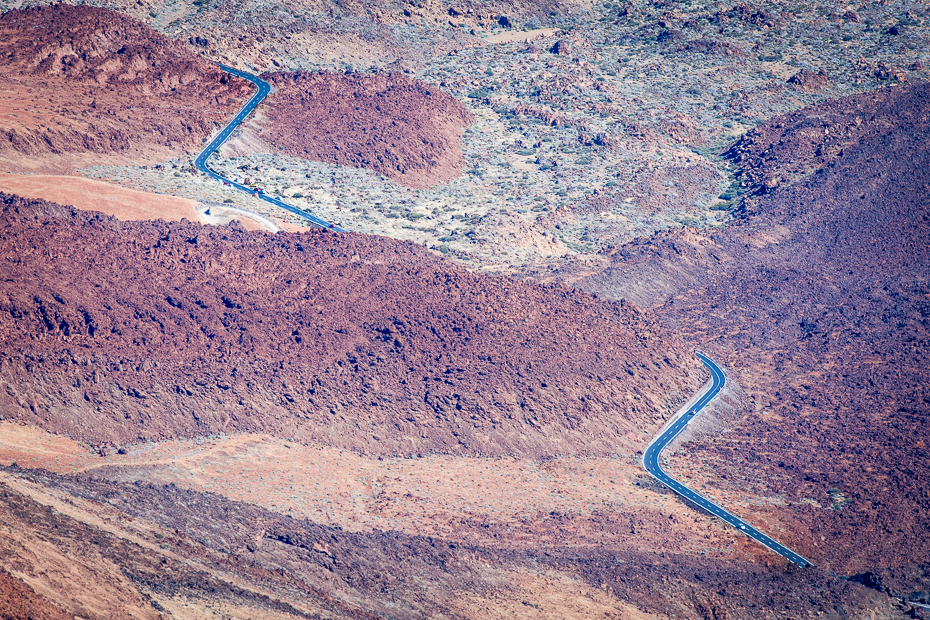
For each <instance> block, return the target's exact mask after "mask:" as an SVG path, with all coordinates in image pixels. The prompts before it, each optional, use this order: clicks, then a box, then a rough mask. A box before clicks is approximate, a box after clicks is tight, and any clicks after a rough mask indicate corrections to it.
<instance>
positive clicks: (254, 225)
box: [198, 205, 281, 233]
mask: <svg viewBox="0 0 930 620" xmlns="http://www.w3.org/2000/svg"><path fill="white" fill-rule="evenodd" d="M198 214H199V215H200V219H201V220H202V221H204V222H206V223H208V224H215V225H217V226H222V225H224V224H228V223H229V222H231V221H232V220H239V223H240V224H242V227H243V228H245V229H246V230H266V231H268V232H273V233H276V232H278V231H279V230H281V226H279V223H278V222H274V221H272V220H271V218H267V217H264V216H262V215H258V214H257V213H251V212H250V211H245V210H243V209H237V208H235V207H220V206H217V205H202V206H201V207H200V209H199V210H198Z"/></svg>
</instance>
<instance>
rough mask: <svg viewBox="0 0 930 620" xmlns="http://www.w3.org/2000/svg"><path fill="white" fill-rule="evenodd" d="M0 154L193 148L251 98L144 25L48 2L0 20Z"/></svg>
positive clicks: (244, 87) (245, 88)
mask: <svg viewBox="0 0 930 620" xmlns="http://www.w3.org/2000/svg"><path fill="white" fill-rule="evenodd" d="M0 58H2V59H3V61H2V62H0V90H3V91H6V94H7V95H8V96H6V97H2V98H0V153H2V152H3V151H7V152H12V153H19V154H22V155H27V156H36V155H41V154H43V153H55V154H65V153H87V152H93V153H105V154H111V153H114V152H117V153H118V152H126V151H130V150H131V151H134V152H135V151H140V150H141V151H143V152H145V151H150V150H152V149H157V148H159V147H164V146H170V147H174V148H178V147H182V148H183V147H192V146H198V145H199V144H200V141H201V139H202V138H204V137H205V136H207V135H209V133H210V131H211V130H212V129H213V127H214V126H215V125H216V124H220V123H223V122H225V121H226V120H228V118H229V117H231V116H232V115H234V114H235V112H236V110H237V108H238V107H239V102H240V101H241V100H242V99H244V98H245V97H246V96H247V95H248V94H249V93H250V92H251V90H252V87H251V85H249V84H248V83H247V82H246V81H245V80H241V79H239V78H232V77H230V76H229V75H228V74H226V73H224V72H223V71H221V70H220V69H219V67H217V66H216V65H214V64H213V63H209V62H207V61H205V60H203V59H201V58H198V57H196V56H193V55H192V54H191V53H190V52H189V51H188V50H187V49H186V48H185V47H184V46H182V45H181V44H179V43H176V42H174V41H171V40H170V39H168V38H167V37H165V36H164V35H162V34H160V33H158V32H155V31H154V30H152V29H151V28H149V27H148V26H146V25H144V24H141V23H139V22H136V21H135V20H133V19H131V18H129V17H126V16H124V15H121V14H119V13H116V12H114V11H109V10H107V9H101V8H95V7H89V6H70V5H67V4H56V5H50V6H44V7H34V8H30V9H23V10H19V9H14V10H11V11H7V12H6V13H4V14H3V15H2V16H0Z"/></svg>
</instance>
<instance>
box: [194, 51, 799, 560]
mask: <svg viewBox="0 0 930 620" xmlns="http://www.w3.org/2000/svg"><path fill="white" fill-rule="evenodd" d="M220 68H222V69H223V70H224V71H226V72H228V73H231V74H233V75H236V76H239V77H241V78H244V79H246V80H248V81H250V82H252V83H253V84H255V86H257V87H258V91H257V92H256V93H255V94H254V95H253V96H252V98H251V99H250V100H249V102H248V103H247V104H246V105H245V106H244V107H243V108H242V109H241V110H240V111H239V113H238V114H237V115H236V116H235V117H234V118H233V119H232V120H231V121H229V123H227V124H226V126H225V127H224V128H223V130H222V131H221V132H220V133H219V135H217V136H216V137H215V138H214V139H213V141H212V142H210V144H208V145H207V147H206V148H205V149H204V150H203V151H201V153H200V155H198V156H197V159H196V160H195V161H194V165H195V166H196V167H197V169H198V170H200V171H201V172H202V173H204V174H206V175H208V176H210V177H212V178H214V179H216V180H217V181H220V182H222V183H226V184H228V185H230V186H231V187H235V188H236V189H239V190H242V191H244V192H249V193H253V190H252V189H251V188H249V187H246V186H245V185H241V184H239V183H236V182H235V181H233V180H231V179H227V178H225V177H222V176H220V175H219V174H217V173H216V172H214V171H213V170H211V169H210V168H209V167H208V166H207V159H208V158H209V157H210V156H211V155H212V154H213V153H214V152H215V151H216V149H218V148H219V147H220V146H221V145H222V144H223V143H224V142H225V141H226V140H227V139H228V138H229V136H230V135H231V134H232V132H233V131H235V130H236V128H237V127H238V126H239V125H240V124H241V123H242V121H244V120H245V119H246V117H247V116H248V115H249V114H250V113H251V112H252V110H254V109H255V107H256V106H257V105H258V104H259V103H261V102H262V101H263V100H264V99H265V97H267V96H268V93H270V92H271V85H270V84H268V82H266V81H264V80H262V79H261V78H258V77H256V76H254V75H252V74H250V73H246V72H244V71H239V70H238V69H233V68H232V67H227V66H225V65H220ZM258 197H259V198H261V199H262V200H264V201H265V202H270V203H271V204H273V205H275V206H277V207H280V208H282V209H284V210H286V211H289V212H291V213H293V214H295V215H297V216H299V217H301V218H303V219H305V220H307V221H308V222H309V223H310V225H311V226H316V227H319V228H325V229H327V230H332V231H336V232H346V231H345V230H343V229H342V228H339V227H338V226H335V225H334V224H330V223H329V222H326V221H324V220H321V219H320V218H318V217H316V216H314V215H312V214H310V213H307V212H306V211H304V210H302V209H298V208H297V207H294V206H292V205H289V204H287V203H285V202H282V201H280V200H278V199H277V198H274V197H272V196H267V195H265V194H258ZM697 356H698V357H699V358H700V360H701V361H702V362H704V365H705V366H707V368H708V369H710V372H711V375H712V384H711V386H710V389H709V390H707V391H706V392H705V393H704V394H703V395H702V396H701V398H700V399H699V400H698V401H697V402H696V403H695V404H694V405H693V406H692V407H689V408H688V411H687V413H685V414H684V415H681V416H680V417H679V418H678V419H677V420H675V422H674V423H673V424H672V425H671V426H669V427H668V428H667V429H666V430H665V431H664V432H663V433H661V434H660V435H659V436H658V437H656V438H655V439H653V440H652V442H650V444H649V445H648V446H646V450H645V451H644V452H643V464H644V465H645V467H646V471H648V472H649V473H650V474H651V475H652V476H653V477H654V478H655V479H656V480H658V481H659V482H661V483H662V484H664V485H665V486H667V487H669V488H670V489H672V490H673V491H674V492H675V493H677V494H678V495H680V496H682V497H683V498H685V499H687V500H688V501H689V502H691V503H692V504H695V505H697V506H700V507H701V508H702V509H704V510H706V511H707V512H709V513H710V514H712V515H714V516H716V517H719V518H720V519H722V520H723V521H725V522H727V523H729V524H730V525H732V526H733V527H735V528H736V529H738V530H739V531H741V532H742V533H744V534H746V535H747V536H749V537H750V538H752V539H753V540H755V541H757V542H760V543H762V544H763V545H765V546H766V547H768V548H769V549H771V550H772V551H774V552H775V553H777V554H779V555H782V556H784V557H785V558H787V559H788V560H790V561H791V562H794V563H795V564H797V565H798V566H801V567H802V568H803V567H809V566H813V565H814V564H813V563H812V562H811V561H810V560H807V559H806V558H804V557H802V556H801V555H799V554H797V553H795V552H794V551H792V550H791V549H789V548H788V547H785V546H784V545H782V544H781V543H779V542H777V541H775V540H772V539H771V538H769V537H768V536H766V535H765V534H763V533H762V532H760V531H759V530H757V529H756V528H754V527H752V526H751V525H749V524H748V523H746V522H744V521H743V520H742V519H740V518H739V517H737V516H736V515H734V514H733V513H731V512H729V511H728V510H726V509H725V508H723V507H722V506H719V505H717V504H715V503H713V502H712V501H710V500H708V499H707V498H705V497H703V496H702V495H700V494H698V493H695V492H694V491H692V490H691V489H689V488H688V487H686V486H685V485H683V484H681V483H680V482H678V481H677V480H675V479H674V478H672V477H671V476H669V475H668V474H666V473H665V472H664V471H662V467H661V465H660V464H659V456H660V455H661V454H662V450H664V449H665V447H666V446H667V445H668V444H669V442H671V441H672V440H673V439H674V438H675V437H677V436H678V434H679V433H681V431H682V430H684V428H685V427H686V426H688V424H689V423H690V422H691V421H692V420H693V419H694V418H695V417H697V415H698V413H700V412H701V410H702V409H703V408H704V407H705V406H706V405H707V404H708V403H709V402H710V401H712V400H713V399H714V397H716V396H717V394H718V393H719V392H720V390H721V389H722V388H723V386H724V384H725V383H726V376H725V375H724V374H723V371H722V370H720V368H719V367H718V366H717V365H716V364H715V363H714V362H713V361H712V360H711V359H710V358H709V357H707V356H706V355H704V354H702V353H697Z"/></svg>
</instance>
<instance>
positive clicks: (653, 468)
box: [643, 353, 814, 568]
mask: <svg viewBox="0 0 930 620" xmlns="http://www.w3.org/2000/svg"><path fill="white" fill-rule="evenodd" d="M696 355H697V356H698V358H699V359H700V360H701V361H702V362H704V365H705V366H707V368H708V369H709V370H710V373H711V381H712V383H711V386H710V389H709V390H707V391H706V392H704V395H703V396H701V398H700V399H699V400H698V401H697V402H696V403H695V404H694V405H692V406H691V407H688V410H687V412H686V413H685V414H684V415H681V416H679V417H678V419H677V420H675V422H674V423H673V424H672V425H671V426H669V427H668V428H667V429H665V431H664V432H663V433H661V434H660V435H659V436H658V437H656V438H655V439H653V440H652V442H650V443H649V445H648V446H646V450H645V451H644V452H643V465H645V467H646V471H648V472H649V473H650V474H651V475H652V476H653V477H654V478H655V479H656V480H658V481H659V482H661V483H662V484H664V485H665V486H667V487H668V488H670V489H671V490H673V491H675V493H677V494H678V495H680V496H682V497H683V498H685V499H687V500H688V501H689V502H691V503H692V504H695V505H697V506H700V507H701V508H702V509H704V510H706V511H707V512H709V513H710V514H712V515H714V516H715V517H718V518H720V519H722V520H723V521H725V522H727V523H729V524H730V525H732V526H733V527H735V528H736V529H737V530H739V531H740V532H742V533H743V534H746V536H749V537H750V538H752V539H753V540H755V541H757V542H760V543H762V544H763V545H765V546H766V547H768V548H769V549H771V550H772V551H774V552H775V553H777V554H779V555H781V556H784V557H786V558H788V560H790V561H791V562H794V563H795V564H797V565H798V566H800V567H802V568H807V567H809V566H813V565H814V563H813V562H811V561H810V560H808V559H807V558H805V557H803V556H801V555H799V554H797V553H795V552H794V551H792V550H791V549H789V548H788V547H786V546H784V545H783V544H781V543H779V542H778V541H776V540H773V539H771V538H769V537H768V536H766V535H765V534H763V533H762V532H760V531H759V530H757V529H756V528H754V527H753V526H751V525H749V524H748V523H746V522H745V521H743V520H742V519H740V518H739V517H737V516H736V515H735V514H733V513H732V512H730V511H728V510H727V509H726V508H724V507H722V506H720V505H718V504H715V503H714V502H712V501H710V500H709V499H707V498H706V497H704V496H703V495H700V494H699V493H696V492H694V491H692V490H691V489H689V488H688V487H686V486H685V485H683V484H682V483H680V482H678V481H677V480H675V479H674V478H672V477H671V476H669V475H668V474H666V473H665V472H664V471H662V466H661V465H660V464H659V456H660V455H661V454H662V450H664V449H665V446H667V445H668V444H669V443H670V442H671V441H672V440H673V439H675V437H677V436H678V434H679V433H681V431H683V430H684V429H685V427H686V426H688V424H690V423H691V421H692V420H694V418H696V417H697V415H698V414H699V413H700V412H701V410H702V409H703V408H704V407H706V406H707V404H708V403H709V402H710V401H712V400H713V399H714V397H716V396H717V394H718V393H719V392H720V390H721V389H722V388H723V386H724V384H725V383H726V380H727V379H726V375H724V374H723V371H722V370H720V367H719V366H717V364H715V363H714V362H713V360H711V359H710V358H709V357H707V356H706V355H704V354H703V353H697V354H696Z"/></svg>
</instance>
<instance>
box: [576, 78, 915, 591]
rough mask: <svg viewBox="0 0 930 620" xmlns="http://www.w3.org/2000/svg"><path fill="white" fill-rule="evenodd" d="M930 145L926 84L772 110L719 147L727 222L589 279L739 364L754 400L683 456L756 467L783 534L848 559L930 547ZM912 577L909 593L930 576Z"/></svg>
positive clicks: (890, 561)
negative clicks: (735, 203) (736, 202)
mask: <svg viewBox="0 0 930 620" xmlns="http://www.w3.org/2000/svg"><path fill="white" fill-rule="evenodd" d="M928 145H930V86H928V85H920V86H910V87H896V88H886V89H882V90H880V91H876V92H870V93H862V94H859V95H855V96H852V97H848V98H845V99H840V100H831V101H826V102H824V103H822V104H819V105H817V106H813V107H811V108H808V109H803V110H800V111H798V112H795V113H792V114H789V115H786V116H781V117H778V118H775V119H772V120H771V121H769V122H767V123H765V124H763V125H762V126H760V127H758V128H756V129H755V130H753V131H752V132H750V133H749V134H747V135H746V136H745V137H744V138H742V139H741V140H740V141H739V142H738V143H737V144H735V145H734V146H733V147H732V148H731V149H729V150H728V151H727V153H726V154H725V156H726V157H727V158H729V159H730V160H731V161H734V162H735V163H737V164H738V165H739V167H740V172H739V177H740V179H741V180H742V182H743V183H744V188H745V190H746V194H745V195H744V198H745V201H744V203H743V205H742V207H741V209H740V212H739V213H738V215H737V218H736V220H735V222H734V225H731V226H729V227H728V228H727V229H725V230H723V231H719V232H709V233H703V232H698V231H687V230H682V231H669V232H665V233H661V234H658V235H656V236H654V237H653V238H651V239H644V240H640V241H637V242H635V243H631V244H629V245H626V246H624V247H622V248H620V249H619V250H618V251H617V252H616V253H615V254H614V255H613V257H612V259H613V265H612V268H611V269H610V270H609V271H607V272H605V273H604V274H601V275H599V276H597V277H595V278H591V279H589V280H588V281H587V282H585V283H584V286H585V287H586V288H588V289H590V290H596V291H598V292H600V293H603V294H608V295H611V296H621V295H622V296H625V297H628V298H633V299H634V300H637V301H638V302H639V303H641V304H643V305H654V310H655V311H656V312H657V314H658V316H660V317H662V318H663V320H664V321H666V322H667V324H668V325H674V326H675V328H676V329H677V330H678V333H680V334H682V335H683V336H684V337H685V338H686V339H688V340H690V341H691V342H694V343H695V345H696V346H698V345H700V346H707V347H712V352H713V351H716V354H717V355H718V356H719V357H718V360H719V361H720V362H721V363H724V364H728V365H729V366H730V368H731V369H732V370H733V373H734V377H735V378H736V380H737V382H738V383H739V384H740V385H741V386H742V387H743V388H744V389H746V391H747V392H748V394H749V395H750V397H751V399H752V400H753V402H754V407H753V408H752V410H751V411H750V412H748V413H746V415H745V417H744V419H743V420H742V421H741V422H740V423H739V424H738V427H737V428H736V429H735V430H734V432H730V433H726V434H721V435H716V436H712V437H704V438H703V439H702V440H701V442H700V444H698V445H694V444H691V445H689V446H688V450H689V451H690V453H691V456H690V457H689V459H688V460H689V461H693V462H695V463H697V465H696V469H697V470H702V469H703V466H702V465H701V463H702V462H703V464H704V465H709V466H712V468H713V470H714V472H715V473H714V474H713V475H710V476H709V477H708V478H709V481H708V482H709V484H715V485H719V486H725V487H727V488H728V489H730V490H736V489H737V488H740V487H743V488H745V483H744V482H743V481H744V480H746V479H747V477H749V478H751V479H753V480H759V481H764V482H760V483H759V486H758V487H755V489H756V490H757V492H758V493H760V494H762V495H765V496H778V497H782V498H785V501H786V502H788V504H787V505H786V506H784V507H782V508H771V509H770V510H769V512H770V514H773V515H777V519H776V521H777V522H778V523H780V524H781V525H780V526H779V527H786V528H787V529H788V530H789V533H787V534H786V537H785V539H784V541H783V542H786V543H788V544H789V545H793V546H796V547H798V548H799V549H800V551H801V552H802V553H804V554H805V555H808V556H810V557H811V559H812V560H814V561H815V562H817V563H818V564H820V565H821V566H824V567H828V568H830V569H832V570H835V571H838V572H841V573H844V574H846V575H856V574H862V573H866V572H868V571H872V572H881V571H886V572H887V571H891V572H893V573H895V574H899V575H909V574H912V573H913V574H917V573H920V571H913V570H910V568H912V567H914V566H917V565H919V564H921V563H925V562H926V558H927V557H928V555H930V538H928V537H927V535H926V533H927V532H928V531H930V495H928V493H927V489H928V488H930V487H928V485H930V452H928V442H927V437H930V392H928V380H927V369H928V368H930V305H928V299H930V283H928V279H927V274H928V273H930V244H928V243H927V239H928V238H930V199H928V196H930V194H928V189H930V178H928V174H927V171H928V170H930V147H928ZM710 343H713V344H710ZM710 464H712V465H710ZM722 475H726V478H727V480H729V481H733V480H738V481H739V482H736V483H731V482H727V481H725V480H724V479H723V478H722ZM750 488H752V487H750ZM747 490H748V489H747ZM811 502H815V503H816V505H815V504H813V503H811ZM817 505H819V506H820V507H817ZM921 574H922V573H921ZM907 579H908V578H904V577H902V578H900V583H899V585H898V586H895V588H896V591H897V593H898V594H900V595H902V596H903V595H905V594H907V593H908V588H911V589H912V590H913V591H927V590H930V583H928V582H927V580H926V577H923V578H920V579H923V581H922V582H919V581H916V582H912V583H910V584H908V583H907ZM915 579H916V578H915Z"/></svg>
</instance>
